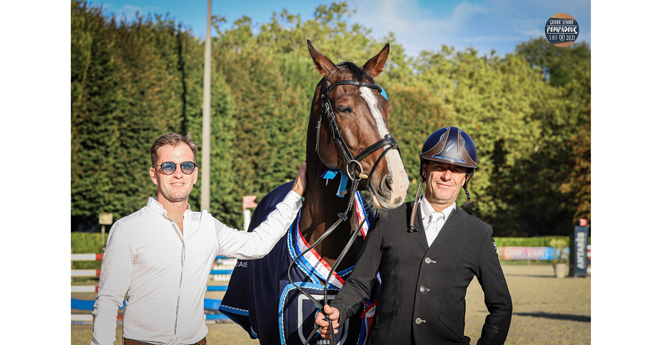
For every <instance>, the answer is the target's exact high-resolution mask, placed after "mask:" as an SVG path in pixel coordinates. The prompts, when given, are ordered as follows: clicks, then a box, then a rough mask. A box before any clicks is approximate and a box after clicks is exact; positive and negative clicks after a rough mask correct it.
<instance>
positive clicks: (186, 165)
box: [157, 161, 197, 175]
mask: <svg viewBox="0 0 660 345" xmlns="http://www.w3.org/2000/svg"><path fill="white" fill-rule="evenodd" d="M157 166H159V167H160V170H162V171H163V174H165V175H172V174H174V172H175V171H176V166H177V164H176V163H174V162H165V163H163V164H161V165H157ZM179 166H180V167H181V171H182V172H183V173H184V174H186V175H190V174H192V173H193V171H195V167H196V166H197V164H195V163H193V162H191V161H186V162H183V163H181V164H179Z"/></svg>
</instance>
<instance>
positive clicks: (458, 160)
mask: <svg viewBox="0 0 660 345" xmlns="http://www.w3.org/2000/svg"><path fill="white" fill-rule="evenodd" d="M419 158H420V160H422V163H423V162H424V160H430V161H436V162H442V163H449V164H453V165H458V166H462V167H466V168H472V169H476V168H477V147H476V146H475V145H474V141H472V138H470V136H469V135H468V134H467V133H465V132H463V131H462V130H461V129H460V128H458V127H445V128H441V129H438V130H437V131H435V132H433V133H432V134H431V135H430V136H429V137H428V139H426V141H425V142H424V146H423V147H422V152H421V154H420V155H419ZM420 168H421V167H420Z"/></svg>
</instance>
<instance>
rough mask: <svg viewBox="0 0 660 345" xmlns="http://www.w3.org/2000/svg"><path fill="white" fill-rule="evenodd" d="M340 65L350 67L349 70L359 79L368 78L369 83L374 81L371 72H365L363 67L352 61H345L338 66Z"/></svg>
mask: <svg viewBox="0 0 660 345" xmlns="http://www.w3.org/2000/svg"><path fill="white" fill-rule="evenodd" d="M340 66H345V67H347V68H348V70H349V71H350V72H351V73H352V74H353V75H354V76H355V77H356V79H357V80H363V79H366V80H367V81H368V82H369V83H373V82H374V79H373V78H372V77H371V76H370V75H369V73H367V72H365V71H364V70H363V69H362V68H361V67H359V66H358V65H356V64H354V63H352V62H350V61H344V62H342V63H340V64H339V65H337V67H340Z"/></svg>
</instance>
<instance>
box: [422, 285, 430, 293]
mask: <svg viewBox="0 0 660 345" xmlns="http://www.w3.org/2000/svg"><path fill="white" fill-rule="evenodd" d="M429 290H430V289H429V288H427V287H426V285H422V286H420V287H419V291H421V292H426V291H429Z"/></svg>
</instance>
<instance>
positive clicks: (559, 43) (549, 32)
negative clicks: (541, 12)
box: [545, 13, 580, 47]
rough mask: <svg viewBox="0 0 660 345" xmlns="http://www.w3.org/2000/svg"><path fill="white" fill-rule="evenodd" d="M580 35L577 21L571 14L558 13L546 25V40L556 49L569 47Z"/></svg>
mask: <svg viewBox="0 0 660 345" xmlns="http://www.w3.org/2000/svg"><path fill="white" fill-rule="evenodd" d="M579 34H580V26H579V25H578V22H577V20H575V18H573V16H571V15H570V14H566V13H557V14H555V15H553V16H552V17H550V19H548V21H547V22H546V23H545V38H547V39H548V42H550V43H551V44H552V45H554V46H556V47H568V46H570V45H571V44H573V42H575V40H577V38H578V35H579Z"/></svg>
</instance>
